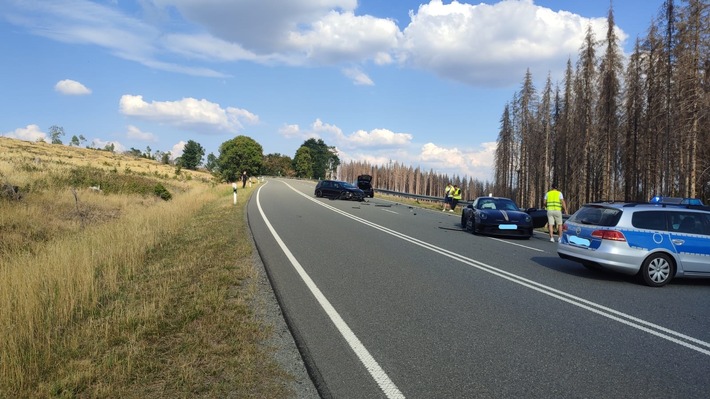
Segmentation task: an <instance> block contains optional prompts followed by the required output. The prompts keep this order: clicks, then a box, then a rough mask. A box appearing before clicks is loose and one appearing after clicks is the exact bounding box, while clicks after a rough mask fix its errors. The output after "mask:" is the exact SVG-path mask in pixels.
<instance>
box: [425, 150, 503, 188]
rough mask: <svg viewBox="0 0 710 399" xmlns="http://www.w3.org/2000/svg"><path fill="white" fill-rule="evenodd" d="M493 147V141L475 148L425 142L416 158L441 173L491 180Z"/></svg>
mask: <svg viewBox="0 0 710 399" xmlns="http://www.w3.org/2000/svg"><path fill="white" fill-rule="evenodd" d="M495 149H496V143H495V142H489V143H482V144H481V145H480V148H477V149H460V148H457V147H453V148H445V147H440V146H438V145H436V144H434V143H427V144H424V145H423V146H422V147H421V150H420V153H419V156H418V159H419V161H420V162H421V164H422V165H426V166H427V168H432V169H434V170H436V171H439V172H442V173H447V174H449V175H453V174H459V175H461V174H463V175H466V176H469V177H473V178H476V179H479V180H490V181H492V180H493V169H494V168H493V163H494V156H495Z"/></svg>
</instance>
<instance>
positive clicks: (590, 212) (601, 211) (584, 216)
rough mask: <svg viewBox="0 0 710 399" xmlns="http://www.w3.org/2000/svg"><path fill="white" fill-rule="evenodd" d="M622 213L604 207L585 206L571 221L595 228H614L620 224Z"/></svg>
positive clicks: (618, 210)
mask: <svg viewBox="0 0 710 399" xmlns="http://www.w3.org/2000/svg"><path fill="white" fill-rule="evenodd" d="M621 214H622V211H621V210H620V209H615V208H605V207H602V206H583V207H582V209H580V210H579V211H578V212H577V213H575V214H574V216H573V217H572V218H571V219H570V221H571V222H574V223H581V224H589V225H595V226H606V227H613V226H616V224H617V223H619V219H620V218H621Z"/></svg>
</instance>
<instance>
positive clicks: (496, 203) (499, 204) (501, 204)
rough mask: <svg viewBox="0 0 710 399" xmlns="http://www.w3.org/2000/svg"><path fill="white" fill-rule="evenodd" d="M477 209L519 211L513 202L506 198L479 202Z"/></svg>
mask: <svg viewBox="0 0 710 399" xmlns="http://www.w3.org/2000/svg"><path fill="white" fill-rule="evenodd" d="M478 209H498V210H503V211H519V210H520V209H518V206H517V205H515V202H513V201H512V200H509V199H506V198H491V199H484V200H481V201H480V202H479V204H478Z"/></svg>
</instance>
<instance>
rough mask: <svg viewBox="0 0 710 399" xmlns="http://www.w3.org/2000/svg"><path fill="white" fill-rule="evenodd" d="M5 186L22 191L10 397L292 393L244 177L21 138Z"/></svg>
mask: <svg viewBox="0 0 710 399" xmlns="http://www.w3.org/2000/svg"><path fill="white" fill-rule="evenodd" d="M94 178H96V179H98V180H101V181H102V182H104V183H105V184H106V185H105V186H104V187H106V189H103V188H102V191H95V190H92V189H90V188H89V187H88V186H87V184H88V182H89V181H91V179H94ZM0 185H4V186H5V187H14V186H16V187H18V189H19V190H18V193H19V195H17V196H15V197H8V196H4V197H3V198H0V243H1V244H0V337H3V339H2V340H0V397H136V398H138V397H195V396H198V397H229V396H234V397H243V396H254V395H257V396H268V397H287V396H288V395H289V391H288V389H287V388H286V385H285V382H287V381H289V376H287V375H285V374H284V373H283V372H281V371H280V370H279V368H278V367H277V366H276V365H275V363H274V362H273V361H272V360H270V359H271V357H270V356H268V351H269V348H266V347H265V346H264V345H263V341H264V340H265V339H266V338H267V337H268V334H269V328H268V326H263V325H261V324H260V323H259V321H258V320H257V319H256V318H255V317H254V313H253V306H254V304H253V303H252V301H253V295H254V289H255V288H254V286H255V282H254V281H255V272H254V270H253V268H252V263H251V247H250V243H249V242H248V240H246V238H244V237H241V238H240V237H235V235H234V227H235V226H236V227H237V228H238V229H243V230H245V229H246V226H245V224H244V204H241V205H240V206H238V207H234V206H233V205H232V204H231V187H229V186H225V185H217V184H214V183H213V182H212V180H211V177H210V176H209V175H208V174H206V173H202V172H195V171H181V172H180V173H179V174H177V173H176V171H175V169H174V167H172V166H169V165H160V164H158V163H156V162H155V161H151V160H147V159H134V158H132V157H126V156H120V155H115V154H111V153H108V152H104V151H97V150H89V149H81V148H70V147H66V146H61V145H49V144H46V143H27V142H23V141H19V140H13V139H7V138H0ZM155 185H160V186H161V187H164V188H166V189H167V191H169V192H170V193H171V194H172V199H171V200H170V201H164V200H162V199H160V198H159V197H158V196H156V195H155V194H154V193H152V192H150V188H151V187H152V186H155ZM146 187H148V189H149V190H148V191H147V192H146ZM244 202H245V201H244ZM235 208H236V209H235ZM218 221H219V222H226V223H228V225H227V226H222V225H223V224H225V223H217V222H218ZM242 236H246V235H245V234H242ZM225 248H229V250H228V251H225ZM205 372H207V374H205Z"/></svg>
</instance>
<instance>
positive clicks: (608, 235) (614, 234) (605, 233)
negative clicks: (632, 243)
mask: <svg viewBox="0 0 710 399" xmlns="http://www.w3.org/2000/svg"><path fill="white" fill-rule="evenodd" d="M592 237H594V238H599V239H602V240H611V241H626V237H624V234H623V233H622V232H620V231H616V230H595V231H593V232H592Z"/></svg>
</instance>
